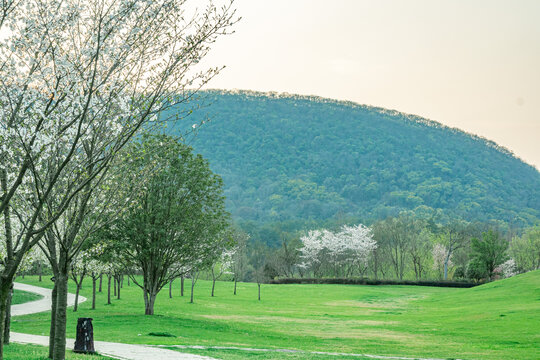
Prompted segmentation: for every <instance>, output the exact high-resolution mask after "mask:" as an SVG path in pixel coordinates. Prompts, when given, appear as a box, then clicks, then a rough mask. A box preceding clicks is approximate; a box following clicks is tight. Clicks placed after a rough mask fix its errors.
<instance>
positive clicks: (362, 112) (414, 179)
mask: <svg viewBox="0 0 540 360" xmlns="http://www.w3.org/2000/svg"><path fill="white" fill-rule="evenodd" d="M198 103H201V104H203V105H208V107H206V109H203V110H201V111H199V112H197V113H194V114H193V118H192V119H193V122H198V121H203V120H206V116H208V117H210V118H211V122H209V123H207V124H205V125H204V126H202V127H201V128H200V129H199V131H198V135H197V137H196V138H195V139H194V141H193V143H192V145H193V146H194V148H195V149H196V151H198V152H200V153H201V154H203V155H204V156H205V157H206V158H208V159H209V161H210V163H211V165H212V169H213V170H214V171H215V172H216V173H218V174H220V175H221V176H222V177H223V179H224V182H225V195H226V197H227V209H228V210H229V211H230V212H231V213H232V215H233V217H234V219H236V220H237V222H239V223H244V224H245V223H246V222H248V221H252V222H253V223H254V224H255V225H256V227H263V226H265V224H269V223H283V224H290V225H293V226H294V227H295V229H302V230H307V229H314V228H321V227H330V226H328V224H323V223H322V221H325V220H327V219H334V220H335V221H337V222H339V220H340V219H350V220H349V221H346V223H358V222H362V223H364V224H371V223H372V222H373V221H375V220H379V219H384V218H386V217H388V216H396V215H398V214H399V213H400V212H401V211H402V210H415V212H416V213H418V214H421V215H422V216H423V217H425V218H426V219H429V218H431V217H439V218H441V220H442V222H445V221H448V219H451V218H463V219H465V220H467V221H489V220H493V219H497V220H502V221H506V222H510V221H512V222H513V223H514V224H515V225H518V226H524V225H533V224H534V223H535V222H536V221H538V219H539V218H540V173H539V172H538V171H537V170H536V169H535V168H533V167H532V166H530V165H527V164H525V163H523V162H522V161H521V160H519V159H517V158H516V157H515V156H513V155H512V154H511V153H510V152H509V151H508V150H506V149H504V148H502V147H500V146H498V145H497V144H495V143H493V142H491V141H489V140H486V139H483V138H480V137H477V136H474V135H471V134H468V133H465V132H462V131H460V130H458V129H453V128H448V127H445V126H443V125H441V124H439V123H436V122H432V121H429V120H426V119H422V118H419V117H416V116H412V115H407V114H403V113H399V112H396V111H390V110H386V109H381V108H375V107H370V106H365V105H357V104H353V103H347V102H339V101H334V100H329V99H323V98H316V97H304V96H295V95H286V94H283V95H276V94H273V93H270V94H263V93H254V92H224V91H208V92H205V93H204V94H202V96H201V99H200V100H198ZM180 110H181V109H180V108H172V109H170V110H168V111H167V112H165V113H163V114H162V115H161V116H163V117H168V116H171V115H172V114H174V113H176V112H178V111H180ZM205 112H206V113H205ZM167 131H168V132H171V133H177V132H180V131H182V128H179V127H174V126H172V127H170V128H169V129H167ZM313 221H315V222H316V223H315V224H313V223H312V222H313ZM295 222H296V223H295ZM342 224H343V223H341V224H338V225H342ZM244 229H245V230H246V231H248V228H247V227H244ZM253 230H255V231H257V229H253ZM248 232H249V233H250V235H252V237H254V236H255V234H254V232H253V231H251V230H249V231H248ZM262 235H263V236H264V237H258V236H255V237H256V238H260V239H261V240H263V241H265V242H268V243H273V244H278V243H279V236H277V237H276V236H273V235H271V234H262Z"/></svg>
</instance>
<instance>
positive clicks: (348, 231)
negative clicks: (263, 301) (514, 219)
mask: <svg viewBox="0 0 540 360" xmlns="http://www.w3.org/2000/svg"><path fill="white" fill-rule="evenodd" d="M505 235H506V236H505ZM508 235H509V234H502V233H500V232H499V231H497V229H496V228H495V227H493V226H491V225H489V224H483V223H467V222H465V221H454V222H452V223H449V224H446V225H440V224H435V223H434V222H430V221H424V220H420V219H417V218H415V217H414V216H413V215H412V214H409V213H407V214H402V215H401V216H398V217H394V218H388V219H385V220H382V221H378V222H376V223H374V224H373V225H372V226H371V227H370V228H367V227H365V226H363V225H358V226H352V227H350V226H344V227H342V228H340V229H338V230H337V231H335V232H333V231H330V230H327V229H324V230H314V231H309V232H307V233H305V234H304V235H302V234H298V233H292V234H291V233H289V234H287V233H283V236H282V241H281V245H280V246H279V247H269V246H266V254H267V256H266V262H265V271H266V276H267V278H275V277H370V278H375V279H398V280H405V279H406V280H427V279H429V280H434V279H439V280H449V279H454V280H459V279H469V280H474V281H479V280H485V281H489V280H492V279H494V278H496V277H497V276H510V275H512V274H515V273H519V272H526V271H531V270H536V269H539V268H540V229H539V228H538V227H532V228H529V229H526V231H524V233H523V235H522V236H513V237H512V238H509V236H508ZM245 279H246V280H252V277H251V276H250V275H249V274H247V275H246V277H245Z"/></svg>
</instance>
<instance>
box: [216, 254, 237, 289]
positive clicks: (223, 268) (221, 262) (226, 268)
mask: <svg viewBox="0 0 540 360" xmlns="http://www.w3.org/2000/svg"><path fill="white" fill-rule="evenodd" d="M233 254H234V252H233V250H223V253H222V254H221V256H219V257H216V258H215V260H214V261H213V262H212V265H211V266H210V273H211V274H212V297H213V296H214V289H215V287H216V281H217V280H219V279H220V278H221V277H222V276H223V274H231V273H232V272H231V268H232V258H233Z"/></svg>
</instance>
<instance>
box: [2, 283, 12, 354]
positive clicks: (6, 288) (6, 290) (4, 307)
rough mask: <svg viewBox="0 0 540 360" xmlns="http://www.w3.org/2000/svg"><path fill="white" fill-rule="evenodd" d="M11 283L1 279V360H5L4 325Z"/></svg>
mask: <svg viewBox="0 0 540 360" xmlns="http://www.w3.org/2000/svg"><path fill="white" fill-rule="evenodd" d="M10 283H11V281H6V279H5V278H1V279H0V360H2V359H3V358H4V325H5V319H6V313H7V299H8V296H9V291H10V288H11V284H10Z"/></svg>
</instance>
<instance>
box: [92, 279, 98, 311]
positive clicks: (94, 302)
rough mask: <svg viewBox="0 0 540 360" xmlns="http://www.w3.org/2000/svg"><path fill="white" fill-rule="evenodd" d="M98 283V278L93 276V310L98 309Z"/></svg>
mask: <svg viewBox="0 0 540 360" xmlns="http://www.w3.org/2000/svg"><path fill="white" fill-rule="evenodd" d="M96 282H97V279H96V277H95V276H92V310H95V309H96Z"/></svg>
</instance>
